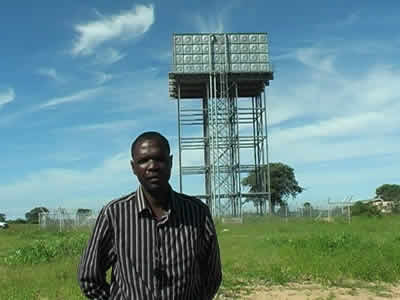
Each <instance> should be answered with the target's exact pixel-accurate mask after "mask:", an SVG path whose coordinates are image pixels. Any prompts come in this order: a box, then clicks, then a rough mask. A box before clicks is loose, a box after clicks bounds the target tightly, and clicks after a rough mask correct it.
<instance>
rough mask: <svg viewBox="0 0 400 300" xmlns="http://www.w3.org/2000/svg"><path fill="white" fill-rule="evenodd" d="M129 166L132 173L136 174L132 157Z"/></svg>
mask: <svg viewBox="0 0 400 300" xmlns="http://www.w3.org/2000/svg"><path fill="white" fill-rule="evenodd" d="M131 168H132V172H133V174H135V175H136V172H135V162H134V161H133V159H131Z"/></svg>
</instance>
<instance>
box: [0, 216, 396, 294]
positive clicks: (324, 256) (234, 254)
mask: <svg viewBox="0 0 400 300" xmlns="http://www.w3.org/2000/svg"><path fill="white" fill-rule="evenodd" d="M399 229H400V217H384V218H353V220H352V224H346V223H345V222H334V223H322V222H315V221H312V220H307V219H291V220H289V222H285V221H283V220H282V219H274V218H261V217H259V218H257V217H252V218H246V219H245V222H244V224H219V223H218V224H217V231H218V238H219V242H220V248H221V257H222V263H223V285H222V287H221V290H220V292H221V293H223V294H224V295H228V297H232V298H233V297H234V296H235V294H237V293H238V292H239V291H243V290H251V287H252V286H254V285H266V284H285V283H289V282H310V281H311V282H318V283H322V284H326V285H337V286H342V285H346V284H348V283H349V282H353V283H355V282H361V283H362V282H368V283H369V282H385V283H394V284H398V283H399V282H400V230H399ZM88 236H89V232H88V231H71V232H65V233H61V234H60V233H57V232H49V231H40V230H39V229H38V228H37V227H35V226H33V225H11V226H10V228H9V229H8V230H0V299H84V297H82V296H81V293H80V290H79V287H78V285H77V280H76V277H77V276H76V270H77V264H78V261H79V256H80V253H81V251H82V248H83V247H84V246H85V243H86V240H87V238H88Z"/></svg>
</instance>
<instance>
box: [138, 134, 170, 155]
mask: <svg viewBox="0 0 400 300" xmlns="http://www.w3.org/2000/svg"><path fill="white" fill-rule="evenodd" d="M144 140H158V141H160V142H161V144H163V146H164V147H165V149H166V150H167V151H168V154H170V153H171V149H170V147H169V142H168V140H167V139H166V138H165V137H164V136H163V135H162V134H161V133H159V132H156V131H146V132H143V133H142V134H141V135H139V136H138V137H137V138H136V139H135V140H134V141H133V143H132V146H131V155H132V159H133V158H134V157H133V152H134V151H135V147H136V145H137V144H138V143H139V142H142V141H144Z"/></svg>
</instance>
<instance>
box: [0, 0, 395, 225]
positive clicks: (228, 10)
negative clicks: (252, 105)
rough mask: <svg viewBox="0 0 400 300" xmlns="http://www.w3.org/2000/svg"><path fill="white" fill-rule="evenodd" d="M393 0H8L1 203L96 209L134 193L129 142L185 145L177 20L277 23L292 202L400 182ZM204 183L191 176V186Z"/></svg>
mask: <svg viewBox="0 0 400 300" xmlns="http://www.w3.org/2000/svg"><path fill="white" fill-rule="evenodd" d="M384 3H385V5H382V3H378V2H376V1H331V2H329V3H328V2H322V1H275V2H272V1H243V0H242V1H191V2H189V1H160V0H159V1H142V2H133V1H105V0H102V1H95V2H93V1H90V2H87V1H86V2H84V1H75V0H71V1H62V2H60V1H58V2H57V1H56V2H55V1H47V0H44V1H40V4H38V3H37V2H35V3H33V2H32V3H30V2H29V1H28V2H26V1H21V0H19V1H17V0H16V1H12V2H10V1H7V2H5V3H3V4H2V8H1V10H0V20H1V21H0V22H1V26H0V36H1V44H0V57H1V62H0V137H1V147H0V212H1V213H5V214H6V215H7V217H8V218H10V219H11V218H15V217H22V216H24V214H25V213H26V212H27V211H29V210H30V209H32V208H33V207H36V206H46V207H49V208H57V207H60V206H62V207H67V208H79V207H84V208H94V209H97V208H100V207H101V206H102V205H104V204H105V203H106V202H108V201H109V200H111V199H113V198H115V197H118V196H120V195H123V194H125V193H128V192H130V191H131V190H132V189H134V188H135V187H136V186H137V181H136V179H135V178H134V176H133V175H132V174H131V170H130V166H129V147H130V144H131V142H132V139H133V138H135V137H136V136H137V135H138V134H139V133H141V132H143V131H146V130H158V131H160V132H162V133H163V134H165V135H166V136H167V137H169V139H170V141H171V145H172V148H173V152H174V153H176V149H177V137H176V136H177V122H176V117H177V115H176V102H175V101H172V100H171V99H169V97H168V80H167V74H168V71H169V70H170V66H171V62H172V57H171V45H172V34H173V33H174V32H176V33H184V32H268V34H269V39H270V60H271V63H272V65H273V67H274V70H275V79H274V80H273V81H272V82H271V85H270V87H269V88H268V91H267V101H268V105H269V125H270V159H271V161H272V162H275V161H281V162H284V163H286V164H289V165H290V166H292V167H293V168H294V169H295V172H296V177H297V179H298V181H299V183H300V185H302V186H304V187H306V191H305V192H304V193H303V194H302V195H300V196H299V197H298V198H297V199H296V200H294V201H293V204H297V205H300V204H302V203H304V202H305V201H310V202H311V203H313V204H314V205H315V206H320V205H324V204H326V202H327V199H328V197H330V198H331V199H332V200H336V201H341V200H343V199H344V198H345V197H348V196H351V195H352V196H353V199H354V200H357V199H365V198H368V197H373V196H374V194H375V189H376V188H377V187H378V186H379V185H381V184H384V183H393V184H399V181H400V174H399V171H398V169H399V165H400V130H399V125H400V117H399V113H400V101H399V100H400V84H399V82H400V59H399V58H398V53H399V50H400V34H399V32H398V28H400V19H399V18H398V12H399V9H400V3H399V2H398V1H385V2H384ZM175 159H176V160H175V161H176V162H177V156H175ZM184 159H185V158H184ZM187 159H188V160H190V158H187ZM177 175H178V173H177V172H176V169H174V174H173V178H172V181H171V183H172V185H173V186H174V187H175V188H178V185H177V182H178V180H177ZM189 181H190V180H189ZM198 189H200V190H202V189H203V187H200V188H198V187H197V185H196V183H195V182H194V180H192V182H188V183H187V188H184V191H186V192H189V193H197V192H198Z"/></svg>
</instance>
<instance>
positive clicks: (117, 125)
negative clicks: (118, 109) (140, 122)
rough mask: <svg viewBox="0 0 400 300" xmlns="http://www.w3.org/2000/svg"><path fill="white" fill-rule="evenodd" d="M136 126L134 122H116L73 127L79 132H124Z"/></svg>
mask: <svg viewBox="0 0 400 300" xmlns="http://www.w3.org/2000/svg"><path fill="white" fill-rule="evenodd" d="M136 125H137V122H136V121H135V120H118V121H112V122H104V123H95V124H89V125H82V126H78V127H75V128H74V129H77V130H81V131H91V130H118V131H119V130H124V129H132V128H134V127H135V126H136Z"/></svg>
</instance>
